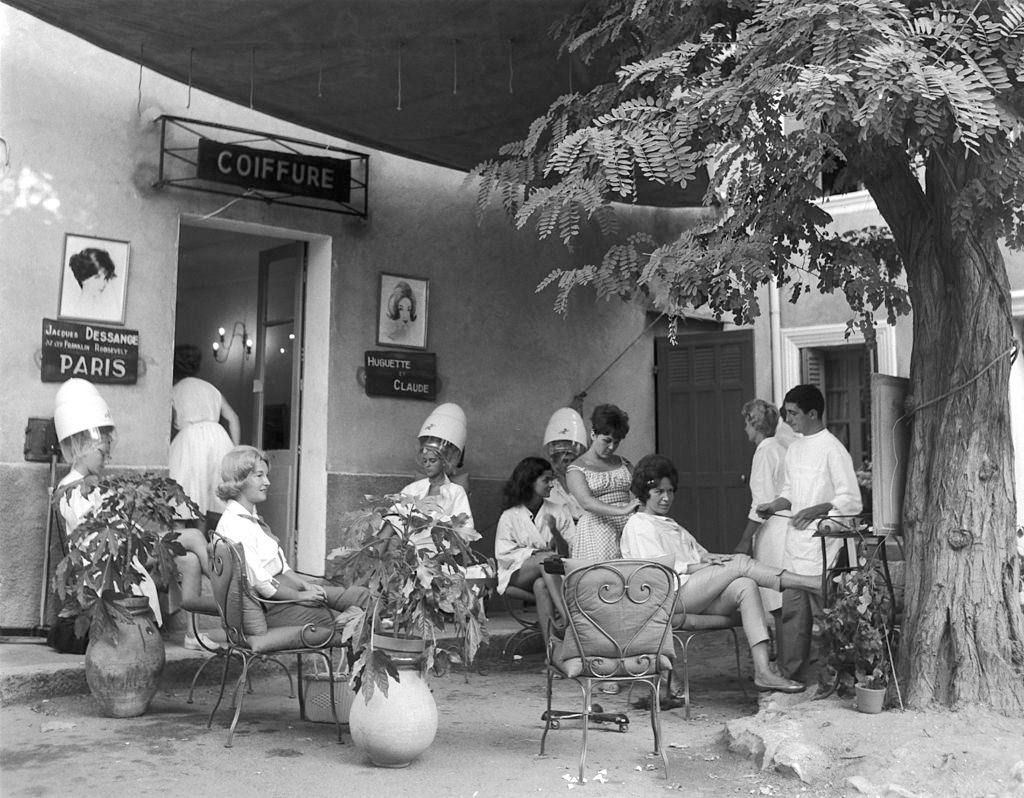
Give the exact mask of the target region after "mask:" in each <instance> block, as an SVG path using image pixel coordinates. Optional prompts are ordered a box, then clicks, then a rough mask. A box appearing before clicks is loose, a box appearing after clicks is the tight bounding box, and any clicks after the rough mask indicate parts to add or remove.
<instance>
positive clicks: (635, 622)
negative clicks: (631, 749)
mask: <svg viewBox="0 0 1024 798" xmlns="http://www.w3.org/2000/svg"><path fill="white" fill-rule="evenodd" d="M678 589H679V578H678V577H677V576H676V574H675V572H674V571H673V570H672V569H671V568H668V567H666V566H664V565H662V564H660V563H656V562H651V561H649V560H611V561H608V562H600V563H594V564H591V565H585V566H583V567H581V568H577V569H576V570H573V571H570V572H569V573H568V574H567V575H566V577H565V579H564V580H563V582H562V595H563V597H564V599H565V605H566V608H567V609H568V612H569V624H568V627H567V628H566V631H565V639H564V641H562V642H561V643H560V644H559V643H558V642H557V641H556V640H554V638H552V641H551V644H550V645H549V646H548V656H547V679H548V694H547V704H548V709H547V712H545V713H544V720H545V725H544V733H543V735H541V738H540V752H541V754H543V753H544V742H545V739H546V738H547V734H548V730H549V729H551V728H554V727H555V725H556V722H555V721H556V720H557V715H559V714H561V716H562V717H566V716H567V713H555V712H553V711H552V709H551V687H552V682H553V680H554V678H555V676H556V675H557V676H562V677H565V678H569V679H572V680H574V681H575V682H576V683H577V684H578V685H579V686H580V689H581V691H582V693H583V709H582V711H581V712H580V713H578V714H576V713H573V714H572V716H573V717H579V718H581V719H582V720H583V745H582V750H581V751H580V776H579V777H580V782H581V783H582V782H583V768H584V765H585V763H586V759H587V727H588V725H589V721H590V719H591V717H592V715H593V713H592V712H591V695H592V693H593V690H594V687H595V686H596V685H599V684H602V683H604V682H621V681H630V682H643V683H644V684H647V685H648V687H649V688H650V690H651V728H652V730H653V731H654V752H655V753H656V754H661V759H662V761H663V762H664V763H665V778H668V757H667V756H666V754H665V750H664V747H663V746H662V744H661V714H660V712H661V699H660V688H661V681H662V675H663V674H665V673H670V672H671V670H672V663H673V660H674V658H675V651H674V647H673V643H672V609H673V607H674V606H675V601H676V593H677V591H678ZM620 728H621V726H620Z"/></svg>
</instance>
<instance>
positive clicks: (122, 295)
mask: <svg viewBox="0 0 1024 798" xmlns="http://www.w3.org/2000/svg"><path fill="white" fill-rule="evenodd" d="M128 250H129V245H128V242H127V241H117V240H115V239H112V238H96V237H95V236H83V235H75V234H73V233H67V234H66V235H65V236H64V260H63V262H62V264H61V273H60V304H59V306H58V308H57V318H60V319H80V320H82V321H98V322H103V323H105V324H124V321H125V299H126V298H127V296H128Z"/></svg>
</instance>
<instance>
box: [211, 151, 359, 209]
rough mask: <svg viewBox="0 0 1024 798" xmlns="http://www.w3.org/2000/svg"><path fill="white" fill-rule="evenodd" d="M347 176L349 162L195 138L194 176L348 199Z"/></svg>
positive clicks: (317, 196)
mask: <svg viewBox="0 0 1024 798" xmlns="http://www.w3.org/2000/svg"><path fill="white" fill-rule="evenodd" d="M351 176H352V164H351V162H350V161H341V160H338V159H336V158H323V157H320V156H314V155H297V154H295V153H290V152H279V151H276V150H258V149H254V148H252V147H240V146H239V145H237V144H221V143H220V142H217V141H212V140H210V139H204V138H200V139H199V161H198V163H197V165H196V177H198V178H201V179H203V180H211V181H214V182H217V183H229V184H231V185H233V186H241V187H243V188H251V189H256V190H263V191H274V192H279V193H283V194H292V195H297V196H301V197H316V198H317V199H325V200H334V201H335V202H348V201H349V188H350V182H351Z"/></svg>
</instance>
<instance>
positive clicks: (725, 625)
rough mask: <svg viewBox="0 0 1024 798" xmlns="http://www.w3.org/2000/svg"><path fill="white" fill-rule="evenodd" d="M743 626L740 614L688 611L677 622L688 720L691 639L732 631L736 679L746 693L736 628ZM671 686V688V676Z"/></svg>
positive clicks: (675, 630)
mask: <svg viewBox="0 0 1024 798" xmlns="http://www.w3.org/2000/svg"><path fill="white" fill-rule="evenodd" d="M742 628H743V621H742V620H741V619H740V616H739V615H738V614H736V615H698V614H695V613H689V612H686V613H684V614H683V619H682V621H680V622H676V624H675V625H674V627H673V629H672V637H673V639H674V640H675V643H676V645H677V646H678V647H679V651H680V652H681V654H682V657H681V663H680V664H681V665H682V677H683V705H684V716H685V718H686V719H687V720H689V719H690V659H689V648H690V641H691V640H693V638H695V637H696V636H697V635H701V634H706V633H708V632H731V633H732V643H733V647H734V648H735V650H736V679H737V680H738V681H739V683H740V689H742V690H743V692H744V694H746V688H744V686H743V672H742V670H741V669H740V640H739V637H738V635H737V634H736V630H737V629H742ZM669 687H670V688H671V677H670V682H669Z"/></svg>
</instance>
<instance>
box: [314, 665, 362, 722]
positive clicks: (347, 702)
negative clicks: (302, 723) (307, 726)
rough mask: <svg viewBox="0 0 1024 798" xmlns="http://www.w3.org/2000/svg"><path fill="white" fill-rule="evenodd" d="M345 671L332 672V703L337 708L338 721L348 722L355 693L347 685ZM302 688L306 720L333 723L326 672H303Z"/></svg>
mask: <svg viewBox="0 0 1024 798" xmlns="http://www.w3.org/2000/svg"><path fill="white" fill-rule="evenodd" d="M348 677H349V675H348V674H347V673H336V674H334V703H335V706H336V707H337V710H338V722H339V723H348V713H349V712H350V711H351V710H352V700H353V699H354V698H355V693H353V692H352V688H351V687H349V686H348ZM302 682H303V685H302V689H303V690H304V691H305V692H304V694H303V697H304V700H305V704H306V720H308V721H311V722H313V723H334V717H333V716H332V715H331V694H330V693H329V692H328V691H329V690H330V681H329V679H328V677H327V674H326V673H312V674H303V676H302Z"/></svg>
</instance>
